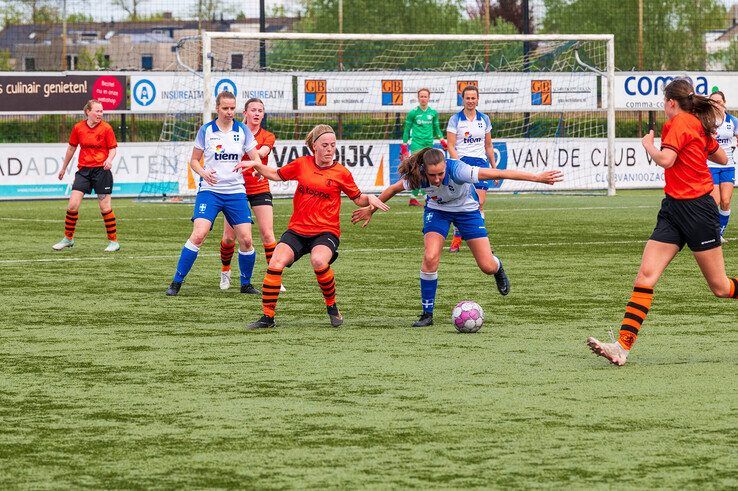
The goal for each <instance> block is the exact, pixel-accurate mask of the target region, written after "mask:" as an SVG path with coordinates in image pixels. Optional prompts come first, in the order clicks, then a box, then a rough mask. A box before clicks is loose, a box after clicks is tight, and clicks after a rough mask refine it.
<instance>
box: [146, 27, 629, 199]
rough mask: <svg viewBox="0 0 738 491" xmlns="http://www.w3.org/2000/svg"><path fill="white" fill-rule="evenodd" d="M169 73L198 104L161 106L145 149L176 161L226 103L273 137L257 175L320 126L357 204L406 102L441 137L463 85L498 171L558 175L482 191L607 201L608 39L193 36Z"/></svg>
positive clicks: (395, 135) (187, 180) (386, 154)
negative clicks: (550, 183)
mask: <svg viewBox="0 0 738 491" xmlns="http://www.w3.org/2000/svg"><path fill="white" fill-rule="evenodd" d="M177 59H178V61H179V66H178V70H179V72H178V76H177V79H176V84H177V87H176V91H177V92H178V93H183V94H201V97H200V99H198V100H199V101H200V105H199V106H196V105H193V101H192V100H191V98H188V99H187V100H184V101H183V100H177V99H175V98H172V100H171V101H170V103H169V106H168V109H167V113H168V114H167V121H168V124H167V123H165V125H164V129H163V131H162V137H161V141H160V143H159V146H160V147H161V148H162V152H163V153H166V154H168V155H174V154H175V153H176V152H177V151H179V150H177V151H175V150H174V147H172V144H173V143H175V142H176V144H177V145H178V146H183V145H185V142H187V141H189V142H190V143H191V142H192V141H193V140H194V137H195V133H196V131H197V128H199V126H200V125H201V124H203V121H205V122H206V121H210V120H211V119H212V117H213V115H214V110H215V107H214V102H215V96H216V95H217V93H219V92H221V91H222V90H230V91H232V92H235V93H236V95H237V100H238V106H237V111H238V113H239V115H240V112H241V111H242V110H243V103H244V102H245V101H246V100H247V99H249V98H251V97H257V98H260V99H262V100H263V101H264V105H265V110H266V113H267V117H266V120H265V122H264V126H265V127H266V129H268V130H269V131H271V132H273V133H275V134H276V136H277V143H276V145H275V148H274V151H273V152H272V155H271V157H270V164H271V165H275V166H278V167H279V166H282V165H284V164H286V163H287V162H289V161H290V160H292V159H293V158H296V157H297V156H300V155H303V154H304V153H305V152H306V149H305V148H304V147H303V145H302V139H303V138H304V137H305V135H306V134H307V132H308V131H309V130H310V129H311V128H312V127H313V126H314V125H315V124H318V123H326V124H330V125H332V126H333V127H334V129H336V132H337V137H338V152H337V159H338V160H340V161H341V162H342V163H344V165H346V166H347V167H348V168H349V170H351V172H352V173H353V174H354V177H355V179H356V180H357V183H358V184H359V187H360V188H361V189H362V190H363V191H369V192H374V191H378V190H381V189H383V188H384V187H386V186H387V185H389V184H390V183H391V182H392V181H393V180H394V179H396V178H397V177H398V176H397V165H398V162H399V148H400V143H402V140H403V132H404V123H405V117H406V115H407V113H408V112H409V111H410V110H412V109H414V108H415V107H417V106H418V100H417V91H418V90H419V89H420V88H427V89H429V90H430V92H431V97H430V103H429V106H430V107H432V108H433V109H435V110H436V111H437V112H438V114H439V120H440V121H439V124H440V129H441V132H442V133H443V134H444V135H445V133H446V124H447V122H448V120H449V118H450V117H451V116H452V115H454V114H456V113H458V112H459V111H461V110H462V109H463V105H462V102H461V97H460V92H461V91H462V90H463V88H464V87H465V86H467V85H472V86H475V87H477V89H478V91H479V105H478V107H477V110H478V111H479V112H482V113H485V114H487V115H488V116H489V117H490V119H491V122H492V132H491V133H492V139H493V144H494V154H495V160H496V163H497V164H498V166H499V167H500V168H508V169H520V170H526V171H530V172H540V171H542V170H546V169H561V170H563V171H564V174H565V181H564V182H563V183H560V184H561V185H560V186H559V185H557V186H555V187H554V188H550V187H545V186H543V185H538V184H536V183H523V182H518V181H507V182H502V183H496V184H495V185H493V187H492V188H491V191H493V192H495V191H502V192H505V191H508V192H520V191H543V190H546V191H557V190H564V191H574V192H586V193H603V194H604V193H607V194H609V195H614V194H615V180H614V164H615V152H614V142H615V105H614V95H615V90H614V77H615V71H614V36H613V35H557V34H556V35H554V34H551V35H522V34H514V35H426V34H414V35H404V34H402V35H401V34H342V35H339V34H301V33H240V32H204V33H203V34H202V36H201V38H199V39H192V40H189V41H188V42H185V43H181V45H180V46H179V47H178V56H177ZM192 97H195V96H192ZM436 136H437V135H436ZM457 136H461V137H463V135H457ZM437 141H438V140H436V144H437ZM185 146H186V145H185ZM187 151H191V148H188V149H187ZM185 153H186V152H185ZM177 161H178V163H179V162H182V158H179V157H178V158H177ZM184 163H185V165H186V162H184ZM179 172H180V177H179V182H180V185H179V194H180V195H188V194H190V195H193V194H194V193H195V192H196V185H194V182H193V176H192V175H191V173H189V172H183V170H182V169H179ZM183 176H185V177H183ZM157 179H164V180H169V181H171V179H172V178H171V177H169V178H163V176H153V177H152V178H151V180H152V184H153V185H152V186H151V187H149V189H148V191H149V192H153V194H156V184H155V183H156V180H157ZM170 184H171V182H170ZM272 188H273V189H272V190H273V193H274V194H275V195H290V194H291V193H293V192H294V189H293V186H291V185H290V184H289V183H274V184H273V186H272ZM169 192H170V193H171V192H172V191H171V186H170V188H169Z"/></svg>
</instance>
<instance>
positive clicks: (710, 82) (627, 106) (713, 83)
mask: <svg viewBox="0 0 738 491" xmlns="http://www.w3.org/2000/svg"><path fill="white" fill-rule="evenodd" d="M678 77H686V78H688V79H689V80H690V81H691V82H692V85H693V86H694V89H695V93H697V94H700V95H704V96H709V95H710V94H712V93H713V92H715V91H716V90H720V91H722V92H723V93H724V94H725V99H726V103H727V107H728V108H738V72H686V73H685V72H681V73H680V72H618V73H616V74H615V109H617V110H619V111H620V110H627V111H661V110H663V109H664V86H665V85H666V84H668V83H669V82H671V81H672V80H674V79H675V78H678ZM605 93H606V91H605ZM603 97H606V96H603Z"/></svg>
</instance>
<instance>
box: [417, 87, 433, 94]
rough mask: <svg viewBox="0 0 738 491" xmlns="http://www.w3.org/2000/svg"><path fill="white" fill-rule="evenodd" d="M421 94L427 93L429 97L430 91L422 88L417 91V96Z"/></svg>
mask: <svg viewBox="0 0 738 491" xmlns="http://www.w3.org/2000/svg"><path fill="white" fill-rule="evenodd" d="M421 92H428V95H429V96H430V89H429V88H427V87H422V88H420V89H418V95H420V93H421Z"/></svg>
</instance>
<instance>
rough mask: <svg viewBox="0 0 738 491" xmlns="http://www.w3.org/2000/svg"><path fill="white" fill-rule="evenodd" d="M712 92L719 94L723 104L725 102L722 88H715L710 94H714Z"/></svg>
mask: <svg viewBox="0 0 738 491" xmlns="http://www.w3.org/2000/svg"><path fill="white" fill-rule="evenodd" d="M714 94H717V95H719V96H720V98H721V99H722V100H723V104H725V94H724V93H723V91H722V90H716V91H713V93H712V94H710V95H714Z"/></svg>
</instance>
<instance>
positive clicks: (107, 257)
mask: <svg viewBox="0 0 738 491" xmlns="http://www.w3.org/2000/svg"><path fill="white" fill-rule="evenodd" d="M731 240H732V239H731ZM644 243H645V239H644V240H600V241H582V242H569V241H567V242H530V243H525V244H492V245H493V246H494V248H495V249H503V248H504V249H508V248H511V249H517V248H526V247H560V246H590V245H612V244H644ZM422 248H423V247H422V244H420V243H418V245H417V247H377V248H366V249H348V248H346V249H340V250H339V252H340V253H341V254H365V253H377V252H400V251H404V252H409V251H417V252H418V253H420V251H421V250H422ZM49 254H53V255H55V256H56V257H48V258H39V259H0V265H3V264H8V265H13V264H32V263H56V262H80V261H90V262H92V261H106V260H111V259H121V260H125V261H146V260H156V259H171V260H175V259H177V258H179V254H162V255H156V256H135V255H122V254H113V253H111V254H107V255H105V256H85V257H59V255H60V254H63V253H60V252H51V251H49ZM199 256H200V257H219V256H220V254H215V253H202V254H200V255H199ZM418 258H419V259H420V256H418Z"/></svg>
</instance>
